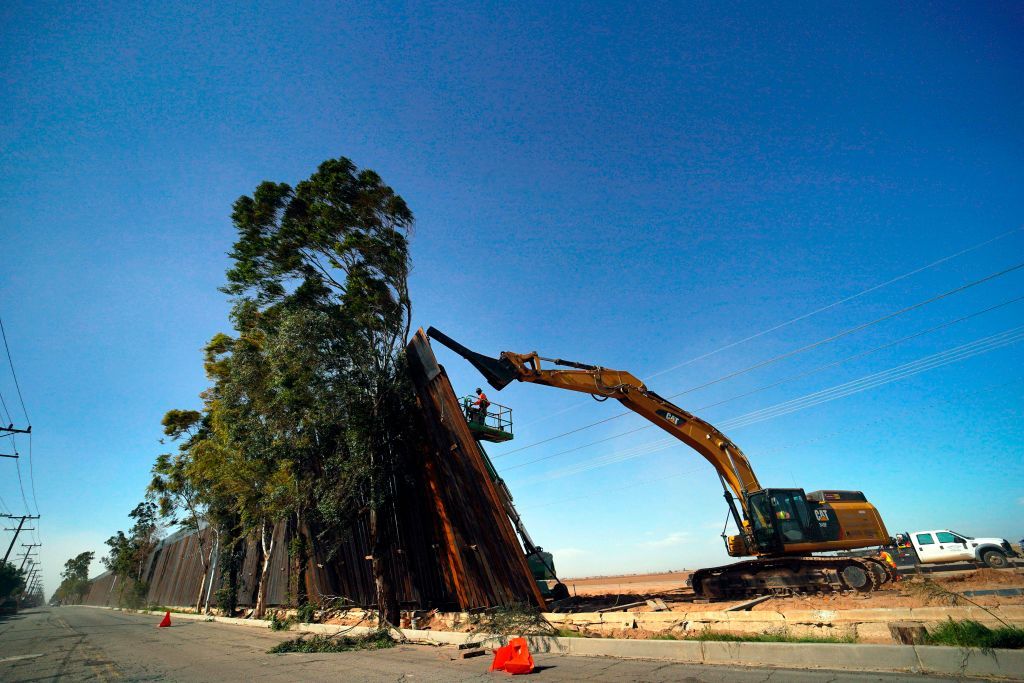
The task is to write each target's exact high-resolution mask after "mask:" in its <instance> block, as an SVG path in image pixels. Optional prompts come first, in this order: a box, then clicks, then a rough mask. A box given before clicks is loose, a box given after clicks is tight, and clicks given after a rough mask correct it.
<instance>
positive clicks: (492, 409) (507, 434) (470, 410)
mask: <svg viewBox="0 0 1024 683" xmlns="http://www.w3.org/2000/svg"><path fill="white" fill-rule="evenodd" d="M459 401H460V403H461V404H462V412H463V413H464V414H465V416H466V422H468V423H469V431H471V432H473V437H474V438H476V439H480V440H481V441H490V442H491V443H502V442H504V441H511V440H512V409H511V408H509V407H508V406H503V405H501V404H499V403H488V404H487V406H486V407H485V408H484V409H483V410H481V409H479V408H477V407H476V406H474V405H473V404H474V402H475V401H476V396H463V397H462V398H461V399H459Z"/></svg>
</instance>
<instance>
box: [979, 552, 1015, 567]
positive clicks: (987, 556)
mask: <svg viewBox="0 0 1024 683" xmlns="http://www.w3.org/2000/svg"><path fill="white" fill-rule="evenodd" d="M981 561H982V562H984V563H985V564H986V565H987V566H989V567H991V568H992V569H1006V568H1007V567H1009V566H1010V561H1009V560H1007V559H1006V555H1004V554H1003V553H1001V552H999V551H998V550H986V551H985V552H983V553H982V554H981Z"/></svg>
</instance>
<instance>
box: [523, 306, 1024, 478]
mask: <svg viewBox="0 0 1024 683" xmlns="http://www.w3.org/2000/svg"><path fill="white" fill-rule="evenodd" d="M1022 339H1024V325H1021V326H1019V327H1016V328H1011V329H1009V330H1005V331H1003V332H999V333H997V334H994V335H990V336H988V337H983V338H981V339H977V340H975V341H972V342H969V343H967V344H963V345H960V346H957V347H954V348H951V349H947V350H945V351H940V352H938V353H935V354H931V355H929V356H925V357H923V358H920V359H918V360H915V361H911V362H909V363H904V364H902V365H898V366H895V367H893V368H890V369H888V370H883V371H881V372H876V373H872V374H870V375H865V376H864V377H861V378H858V379H856V380H852V381H850V382H845V383H843V384H839V385H836V386H833V387H830V388H828V389H823V390H821V391H817V392H812V393H809V394H805V395H804V396H800V397H797V398H794V399H790V400H788V401H783V402H781V403H778V404H775V405H774V406H769V407H768V408H763V409H761V410H756V411H752V412H750V413H746V414H744V415H739V416H737V417H734V418H731V419H729V420H725V421H722V422H720V423H719V424H718V427H719V428H720V429H723V430H725V429H739V428H741V427H747V426H750V425H752V424H755V423H757V422H764V421H766V420H770V419H773V418H776V417H782V416H783V415H788V414H790V413H794V412H797V411H799V410H804V409H806V408H811V407H814V406H817V405H820V404H822V403H827V402H829V401H833V400H836V399H839V398H845V397H846V396H851V395H853V394H856V393H860V392H862V391H867V390H868V389H874V388H876V387H879V386H883V385H885V384H890V383H892V382H895V381H898V380H901V379H906V378H907V377H912V376H913V375H917V374H920V373H922V372H925V371H927V370H933V369H937V368H940V367H943V366H945V365H949V364H951V363H955V362H957V361H961V360H967V359H968V358H972V357H974V356H977V355H981V354H983V353H987V352H989V351H994V350H996V349H999V348H1002V347H1004V346H1009V345H1011V344H1015V343H1017V342H1019V341H1021V340H1022ZM649 426H651V425H645V427H643V428H646V427H649ZM634 431H639V429H638V430H634ZM678 443H679V441H678V439H675V438H672V437H669V438H666V439H659V440H657V441H650V442H648V443H646V444H641V445H639V446H635V447H633V448H631V449H628V450H626V451H622V452H619V453H613V454H609V455H607V456H602V457H599V458H594V459H591V460H589V461H586V462H585V463H579V464H578V465H577V466H574V467H572V468H569V469H568V470H563V471H561V472H558V473H557V474H555V475H551V476H549V477H546V478H557V477H563V476H567V475H570V474H581V473H583V472H586V471H589V470H592V469H597V468H599V467H604V466H606V465H612V464H615V463H618V462H623V461H625V460H632V459H634V458H638V457H641V456H644V455H648V454H650V453H654V452H657V451H659V450H664V449H666V448H670V447H671V446H673V445H676V444H678ZM508 469H512V468H503V471H506V470H508Z"/></svg>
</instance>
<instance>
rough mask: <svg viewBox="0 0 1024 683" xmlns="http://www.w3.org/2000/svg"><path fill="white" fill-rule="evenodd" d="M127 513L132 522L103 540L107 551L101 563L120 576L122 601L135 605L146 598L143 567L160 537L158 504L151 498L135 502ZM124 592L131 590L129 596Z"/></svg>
mask: <svg viewBox="0 0 1024 683" xmlns="http://www.w3.org/2000/svg"><path fill="white" fill-rule="evenodd" d="M128 516H129V517H130V518H131V519H132V520H134V524H132V527H131V529H129V530H128V533H127V534H126V533H125V532H123V531H118V532H117V533H116V534H115V535H113V536H111V537H110V538H108V539H107V540H106V541H105V543H106V545H107V546H108V547H109V548H110V551H109V552H108V553H107V555H106V557H104V558H103V560H102V562H103V565H104V566H105V567H106V568H107V569H108V570H110V571H111V572H113V574H114V575H115V576H117V577H118V578H119V579H121V581H122V583H121V588H120V591H121V597H122V600H128V602H129V603H130V605H129V606H137V604H138V603H140V602H143V601H144V600H145V598H146V593H147V591H148V585H147V583H146V576H145V570H146V568H147V566H148V564H147V562H148V560H149V557H150V555H151V554H152V552H153V550H155V549H156V546H157V543H158V542H159V540H160V523H159V516H158V511H157V506H156V504H154V503H152V502H150V501H143V502H141V503H139V504H138V505H136V506H135V507H134V508H133V509H132V511H131V512H129V513H128ZM125 591H130V593H129V594H128V595H129V597H126V594H125Z"/></svg>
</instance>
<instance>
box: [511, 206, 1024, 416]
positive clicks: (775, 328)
mask: <svg viewBox="0 0 1024 683" xmlns="http://www.w3.org/2000/svg"><path fill="white" fill-rule="evenodd" d="M1022 229H1024V226H1018V227H1016V228H1013V229H1012V230H1007V231H1006V232H1004V233H1001V234H999V235H996V236H995V237H991V238H989V239H987V240H984V241H982V242H978V243H977V244H975V245H973V246H970V247H967V248H965V249H961V250H960V251H958V252H956V253H953V254H949V255H948V256H944V257H942V258H940V259H938V260H936V261H932V262H931V263H929V264H927V265H924V266H920V267H918V268H915V269H914V270H911V271H908V272H906V273H904V274H902V275H899V276H897V277H894V278H892V279H891V280H886V281H885V282H882V283H880V284H877V285H873V286H871V287H868V288H867V289H865V290H862V291H860V292H857V293H856V294H851V295H850V296H847V297H844V298H842V299H838V300H836V301H833V302H832V303H830V304H828V305H826V306H822V307H821V308H817V309H815V310H813V311H811V312H809V313H804V314H802V315H799V316H797V317H795V318H792V319H790V320H787V321H785V322H782V323H778V324H776V325H773V326H772V327H769V328H767V329H764V330H761V331H760V332H757V333H755V334H752V335H749V336H747V337H744V338H743V339H740V340H738V341H734V342H730V343H729V344H726V345H725V346H720V347H718V348H717V349H713V350H711V351H708V352H707V353H703V354H701V355H699V356H695V357H693V358H691V359H689V360H687V361H683V362H682V363H678V364H676V365H673V366H672V367H670V368H666V369H664V370H659V371H658V372H655V373H654V374H652V375H647V379H648V380H651V379H654V378H655V377H660V376H661V375H664V374H667V373H669V372H672V371H674V370H678V369H679V368H682V367H686V366H687V365H691V364H692V363H695V362H697V361H699V360H704V359H705V358H709V357H711V356H714V355H715V354H718V353H721V352H722V351H727V350H729V349H732V348H735V347H737V346H739V345H741V344H745V343H746V342H748V341H753V340H754V339H758V338H760V337H763V336H765V335H766V334H770V333H772V332H776V331H778V330H781V329H782V328H784V327H788V326H789V325H792V324H794V323H798V322H800V321H801V320H806V319H808V318H811V317H813V316H816V315H818V314H819V313H824V312H825V311H828V310H831V309H833V308H835V307H836V306H840V305H842V304H845V303H848V302H850V301H853V300H854V299H857V298H860V297H862V296H864V295H865V294H870V293H871V292H875V291H878V290H879V289H882V288H884V287H888V286H889V285H892V284H895V283H897V282H899V281H901V280H905V279H907V278H908V277H912V276H914V275H917V274H918V273H921V272H924V271H926V270H929V269H930V268H934V267H935V266H938V265H941V264H943V263H945V262H947V261H950V260H952V259H955V258H958V257H960V256H963V255H964V254H967V253H970V252H972V251H975V250H977V249H980V248H981V247H984V246H987V245H989V244H992V243H993V242H997V241H999V240H1001V239H1003V238H1004V237H1008V236H1010V235H1012V234H1014V233H1016V232H1019V231H1020V230H1022ZM580 405H584V403H577V404H575V405H573V406H570V407H568V408H563V409H562V410H557V411H555V412H553V413H551V414H550V415H548V416H546V417H544V418H540V419H539V420H534V422H539V421H541V420H543V419H546V418H547V417H554V416H556V415H559V414H561V413H565V412H568V411H569V410H572V409H573V408H574V407H578V406H580ZM531 424H532V423H531Z"/></svg>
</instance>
